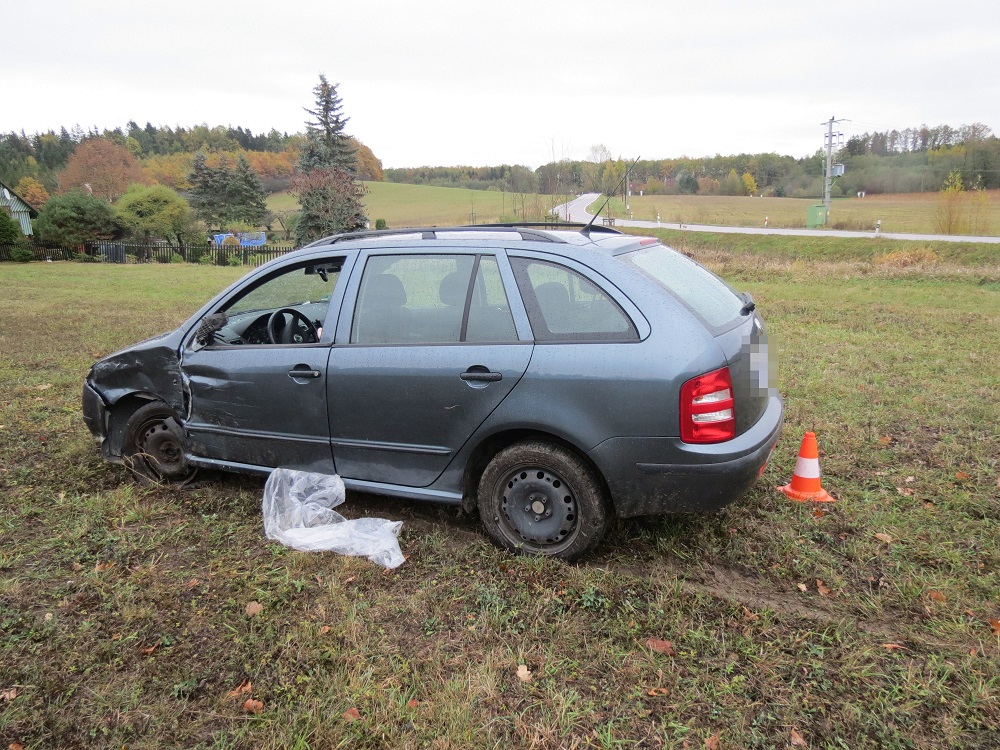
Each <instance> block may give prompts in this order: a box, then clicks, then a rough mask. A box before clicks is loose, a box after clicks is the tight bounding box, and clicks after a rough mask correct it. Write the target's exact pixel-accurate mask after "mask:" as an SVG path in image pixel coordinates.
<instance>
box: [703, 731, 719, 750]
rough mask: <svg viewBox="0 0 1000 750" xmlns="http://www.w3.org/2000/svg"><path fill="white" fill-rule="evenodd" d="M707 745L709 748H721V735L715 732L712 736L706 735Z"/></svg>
mask: <svg viewBox="0 0 1000 750" xmlns="http://www.w3.org/2000/svg"><path fill="white" fill-rule="evenodd" d="M705 747H706V748H708V750H719V735H717V734H713V735H712V736H711V737H706V738H705Z"/></svg>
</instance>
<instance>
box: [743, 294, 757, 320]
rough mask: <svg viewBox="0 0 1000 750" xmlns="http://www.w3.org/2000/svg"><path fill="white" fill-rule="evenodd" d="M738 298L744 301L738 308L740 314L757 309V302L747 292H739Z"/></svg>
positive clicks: (747, 313)
mask: <svg viewBox="0 0 1000 750" xmlns="http://www.w3.org/2000/svg"><path fill="white" fill-rule="evenodd" d="M740 299H742V300H743V302H744V303H745V304H744V305H743V307H741V308H740V315H749V314H750V313H752V312H753V311H754V310H755V309H757V303H756V302H754V301H753V297H751V296H750V293H749V292H742V293H741V294H740Z"/></svg>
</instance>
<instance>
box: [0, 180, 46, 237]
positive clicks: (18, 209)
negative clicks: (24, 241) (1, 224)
mask: <svg viewBox="0 0 1000 750" xmlns="http://www.w3.org/2000/svg"><path fill="white" fill-rule="evenodd" d="M0 210H2V211H6V212H7V213H8V214H9V215H10V216H12V217H14V219H15V220H16V221H17V223H18V224H20V225H21V231H22V232H24V233H25V235H30V234H32V231H31V220H32V219H37V218H38V211H36V210H35V209H33V208H32V207H31V206H29V205H28V204H27V203H25V202H24V200H23V199H22V198H21V197H20V196H19V195H18V194H17V193H15V192H14V191H13V190H11V189H10V188H9V187H7V186H6V185H4V184H3V183H2V182H0Z"/></svg>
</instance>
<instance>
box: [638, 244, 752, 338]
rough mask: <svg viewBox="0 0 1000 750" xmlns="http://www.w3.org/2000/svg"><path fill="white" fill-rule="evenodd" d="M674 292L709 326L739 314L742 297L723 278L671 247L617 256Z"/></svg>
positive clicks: (657, 247) (719, 325) (727, 321)
mask: <svg viewBox="0 0 1000 750" xmlns="http://www.w3.org/2000/svg"><path fill="white" fill-rule="evenodd" d="M620 257H623V258H625V259H626V260H628V261H630V262H631V263H632V264H633V265H635V266H638V267H639V268H640V269H641V270H642V271H643V273H645V274H646V275H647V276H649V277H650V278H651V279H653V281H655V282H657V283H658V284H660V285H661V286H663V287H666V288H667V289H668V290H670V291H671V292H673V294H674V295H675V296H676V297H678V298H680V300H681V301H682V302H684V303H685V304H686V305H687V306H688V307H690V308H691V309H692V310H694V312H695V313H697V314H698V315H700V316H701V317H702V318H703V319H704V320H705V322H706V323H708V325H710V326H711V327H713V328H720V327H722V326H725V325H726V324H727V323H731V322H732V321H733V320H734V319H735V318H738V317H739V314H740V309H741V308H742V307H743V300H741V299H740V298H739V297H738V296H737V295H736V292H734V291H733V290H732V289H730V288H729V287H728V286H727V285H726V283H725V282H724V281H722V279H720V278H719V277H718V276H716V275H715V274H713V273H712V272H711V271H709V270H707V269H705V268H702V267H701V266H699V265H698V264H697V263H695V262H694V261H693V260H691V259H689V258H686V257H685V256H683V255H681V254H680V253H678V252H676V251H674V250H671V249H670V248H667V247H663V246H662V245H658V246H656V247H651V248H649V249H648V250H639V251H637V252H634V253H627V254H625V255H624V256H620Z"/></svg>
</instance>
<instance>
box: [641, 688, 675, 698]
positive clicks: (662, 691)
mask: <svg viewBox="0 0 1000 750" xmlns="http://www.w3.org/2000/svg"><path fill="white" fill-rule="evenodd" d="M669 694H670V691H669V690H667V689H666V688H665V687H655V688H650V689H649V690H647V691H646V695H651V696H653V697H654V698H658V697H660V696H663V695H669Z"/></svg>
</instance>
